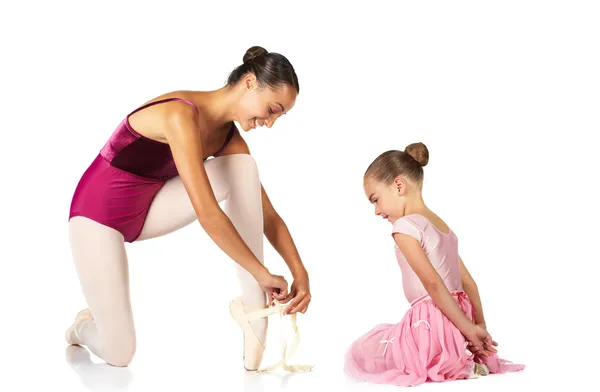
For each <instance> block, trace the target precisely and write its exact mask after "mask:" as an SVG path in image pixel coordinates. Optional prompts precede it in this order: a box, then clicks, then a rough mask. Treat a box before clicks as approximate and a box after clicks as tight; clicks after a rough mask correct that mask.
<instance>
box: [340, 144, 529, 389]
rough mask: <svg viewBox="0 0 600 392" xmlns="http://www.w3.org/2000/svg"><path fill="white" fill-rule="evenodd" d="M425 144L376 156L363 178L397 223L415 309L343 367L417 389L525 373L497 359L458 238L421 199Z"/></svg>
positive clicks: (365, 339) (360, 344) (380, 211)
mask: <svg viewBox="0 0 600 392" xmlns="http://www.w3.org/2000/svg"><path fill="white" fill-rule="evenodd" d="M428 161H429V151H428V149H427V147H426V146H425V145H424V144H422V143H414V144H411V145H409V146H408V147H407V148H406V149H405V151H387V152H384V153H383V154H381V155H380V156H378V157H377V158H376V159H375V160H374V161H373V163H371V165H370V166H369V167H368V169H367V171H366V173H365V174H364V190H365V194H366V196H367V198H368V200H369V202H371V203H372V204H373V205H374V206H375V214H376V215H377V216H381V217H382V218H383V219H387V220H388V221H389V222H390V223H391V224H392V226H393V227H392V236H393V240H394V242H395V252H396V258H397V261H398V263H399V265H400V269H401V272H402V284H403V289H404V294H405V296H406V298H407V300H408V301H409V302H410V305H411V307H410V309H409V310H408V312H407V313H406V314H405V315H404V317H403V318H402V319H401V321H400V322H399V323H397V324H379V325H377V326H375V327H374V328H373V329H371V330H370V331H368V332H367V333H365V334H364V335H362V336H360V337H359V338H358V339H357V340H356V341H354V342H353V343H352V344H351V345H350V347H349V348H348V351H347V352H346V353H345V364H344V368H345V371H346V373H347V374H348V375H350V376H351V377H354V378H356V379H358V380H362V381H367V382H372V383H379V384H384V383H385V384H394V385H398V386H415V385H419V384H422V383H424V382H427V381H435V382H441V381H448V380H458V379H467V378H474V377H478V376H481V375H487V374H488V373H505V372H509V371H518V370H522V369H524V366H523V365H516V364H511V363H510V362H508V361H505V360H503V359H500V358H499V357H498V355H497V349H496V346H497V344H496V343H495V342H494V341H493V340H492V338H491V336H490V334H489V333H488V332H487V327H486V323H485V319H484V316H483V309H482V305H481V300H480V298H479V292H478V289H477V285H476V284H475V281H474V280H473V278H472V277H471V275H470V274H469V271H468V270H467V268H466V267H465V265H464V263H463V261H462V260H461V258H460V256H459V254H458V239H457V237H456V235H455V233H454V232H453V231H452V230H451V229H450V228H449V227H448V225H446V223H445V222H444V221H443V220H442V219H441V218H440V217H438V216H437V215H436V214H435V213H434V212H433V211H431V210H430V209H429V208H428V207H427V206H426V204H425V202H424V201H423V196H422V187H423V166H425V165H427V163H428Z"/></svg>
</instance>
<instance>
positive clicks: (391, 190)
mask: <svg viewBox="0 0 600 392" xmlns="http://www.w3.org/2000/svg"><path fill="white" fill-rule="evenodd" d="M363 187H364V190H365V195H366V196H367V199H368V200H369V202H370V203H371V204H373V205H374V206H375V215H377V216H380V217H382V218H383V219H386V220H387V221H388V222H390V223H394V222H395V221H396V220H398V219H400V218H401V217H402V216H403V215H404V205H405V203H406V201H405V196H404V194H405V192H406V182H405V181H404V179H402V178H400V177H397V178H396V179H395V180H394V181H393V182H392V183H391V184H385V183H383V182H380V181H376V180H374V179H372V178H366V179H365V181H364V183H363Z"/></svg>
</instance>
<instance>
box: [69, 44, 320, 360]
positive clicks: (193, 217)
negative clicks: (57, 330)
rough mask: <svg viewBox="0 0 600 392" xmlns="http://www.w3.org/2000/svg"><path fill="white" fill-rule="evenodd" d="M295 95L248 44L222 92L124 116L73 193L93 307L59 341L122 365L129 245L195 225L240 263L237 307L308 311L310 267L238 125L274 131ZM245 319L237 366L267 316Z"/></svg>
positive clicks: (290, 75) (80, 261) (261, 338)
mask: <svg viewBox="0 0 600 392" xmlns="http://www.w3.org/2000/svg"><path fill="white" fill-rule="evenodd" d="M298 93H299V84H298V79H297V76H296V73H295V71H294V68H293V67H292V65H291V64H290V62H289V61H288V60H287V58H286V57H284V56H282V55H280V54H277V53H269V52H267V51H266V50H265V49H263V48H261V47H252V48H250V49H248V51H247V52H246V54H245V55H244V58H243V64H241V65H240V66H238V67H237V68H236V69H235V70H234V71H233V72H232V73H231V74H230V75H229V79H228V81H227V84H226V85H225V86H223V87H222V88H220V89H218V90H215V91H175V92H170V93H167V94H164V95H161V96H159V97H156V98H154V99H152V100H151V101H149V102H147V103H146V104H144V105H142V106H141V107H138V108H137V109H135V110H134V111H133V112H131V113H130V114H128V115H127V116H126V117H125V118H124V119H123V121H122V122H121V123H120V124H119V125H118V126H117V128H116V130H115V131H114V133H113V134H112V136H111V137H110V138H109V140H108V141H107V142H106V144H105V145H104V146H103V148H102V149H101V150H100V151H99V154H98V155H97V156H96V158H95V159H94V160H93V161H92V163H91V165H90V166H89V167H88V169H87V170H86V171H85V173H84V174H83V176H82V178H81V180H80V182H79V184H78V185H77V187H76V190H75V193H74V196H73V200H72V204H71V208H70V213H69V238H70V241H71V246H72V254H73V258H74V264H75V268H76V270H77V273H78V276H79V279H80V283H81V287H82V290H83V294H84V296H85V299H86V301H87V304H88V306H89V309H84V310H82V311H80V312H79V313H78V314H77V316H76V317H75V321H74V322H73V324H72V325H71V326H70V327H69V328H68V329H67V331H66V340H67V343H69V344H77V345H85V346H86V347H87V348H88V349H89V350H90V351H91V352H92V353H94V354H95V355H96V356H98V357H100V358H101V359H103V360H104V361H105V362H107V363H108V364H111V365H114V366H127V365H128V364H129V363H130V362H131V360H132V358H133V356H134V353H135V349H136V335H135V329H134V322H133V317H132V309H131V304H130V294H129V276H128V261H127V254H126V252H125V242H128V243H131V242H134V241H135V242H138V241H144V240H148V239H151V238H156V237H159V236H163V235H165V234H168V233H171V232H174V231H176V230H178V229H180V228H183V227H184V226H187V225H189V224H190V223H192V222H194V221H198V222H199V223H200V225H201V226H202V228H203V229H204V230H206V232H207V233H208V235H209V236H210V237H211V239H212V240H214V242H215V243H216V244H217V245H218V246H219V247H220V248H221V249H222V250H223V252H225V253H226V254H227V255H228V256H229V257H231V258H232V259H233V260H234V261H235V262H236V270H237V276H238V279H239V282H240V285H241V299H242V301H243V305H242V306H244V307H245V306H248V307H249V308H250V309H252V311H255V310H256V309H257V308H265V307H267V308H268V306H269V304H270V303H271V302H273V301H277V302H278V303H279V304H288V306H287V307H286V309H285V312H286V314H295V313H297V312H301V313H305V311H306V310H307V308H308V305H309V302H310V300H311V295H310V288H309V279H308V274H307V271H306V269H305V267H304V265H303V263H302V261H301V259H300V256H299V254H298V251H297V249H296V246H295V244H294V242H293V240H292V237H291V235H290V233H289V231H288V228H287V226H286V224H285V223H284V221H283V220H282V218H281V217H280V216H279V215H278V213H277V212H276V211H275V209H274V208H273V206H272V204H271V202H270V200H269V198H268V196H267V194H266V192H265V190H264V189H263V188H262V185H261V183H260V179H259V174H258V170H257V166H256V163H255V161H254V159H253V158H252V156H251V155H250V151H249V150H248V146H247V145H246V143H245V142H244V139H243V138H242V137H241V135H240V133H239V131H238V129H237V127H236V126H235V124H234V121H237V122H238V123H239V124H240V126H241V127H242V129H243V130H244V131H249V130H251V129H254V128H255V127H257V126H266V127H268V128H270V127H272V126H273V124H274V123H275V122H276V121H277V119H278V118H279V117H281V116H282V115H284V114H286V113H287V112H289V111H290V110H291V109H292V107H293V106H294V104H295V101H296V96H297V94H298ZM211 156H212V157H213V158H211V159H208V158H209V157H211ZM222 201H225V207H224V211H223V210H222V209H221V207H220V206H219V204H218V203H220V202H222ZM263 235H266V237H267V238H268V240H269V241H270V243H271V244H272V245H273V247H274V248H275V249H276V251H277V252H278V253H279V254H280V255H281V256H282V258H283V259H284V260H285V262H286V264H287V265H288V267H289V269H290V271H291V273H292V276H293V279H294V280H293V283H292V285H291V287H290V290H289V292H288V284H287V282H286V280H285V279H284V278H283V277H281V276H277V275H272V274H271V273H269V271H268V270H267V268H266V267H265V266H264V264H263V261H264V260H263ZM290 301H291V302H290ZM238 305H239V303H238ZM238 322H239V321H238ZM249 323H250V325H251V327H252V328H251V329H245V330H244V331H245V332H244V335H245V339H244V341H245V343H244V360H243V362H244V367H245V368H246V369H247V370H256V369H257V368H258V367H259V366H260V362H261V359H262V355H263V351H264V343H265V339H266V332H267V319H266V317H262V318H254V319H252V320H251V321H249ZM249 333H253V334H254V335H255V336H250V337H248V334H249Z"/></svg>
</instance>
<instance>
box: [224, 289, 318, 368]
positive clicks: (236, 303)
mask: <svg viewBox="0 0 600 392" xmlns="http://www.w3.org/2000/svg"><path fill="white" fill-rule="evenodd" d="M274 304H275V305H274V306H273V307H266V308H264V307H263V308H255V310H250V311H249V312H246V310H248V309H252V308H251V307H247V306H244V305H243V302H242V299H241V297H237V298H236V299H234V300H233V301H232V302H231V304H230V312H231V315H232V316H233V318H234V319H235V320H236V321H237V322H238V324H240V326H241V327H242V330H243V331H244V338H245V339H246V338H250V339H252V340H254V341H256V342H259V339H258V338H257V337H256V335H255V334H254V331H253V330H252V328H251V327H250V324H249V322H250V321H252V320H257V319H260V318H263V317H269V316H271V315H274V314H279V318H280V321H281V322H280V326H281V360H280V361H279V362H278V363H276V364H273V365H271V366H268V367H266V368H264V369H261V370H257V372H258V373H264V372H269V371H273V370H275V369H277V368H278V367H279V366H281V367H282V368H283V369H284V370H287V371H288V372H308V371H310V370H312V368H313V367H314V366H313V365H289V364H288V361H289V360H290V358H291V357H292V356H293V355H294V353H295V352H296V349H297V348H298V344H299V342H300V331H299V330H298V322H297V317H296V314H291V315H290V316H291V323H292V329H293V331H294V340H293V342H292V344H291V345H290V346H289V347H288V345H287V338H286V334H285V329H284V320H283V317H284V310H285V308H286V307H287V306H286V305H284V304H281V303H279V301H277V300H274ZM259 344H260V343H259ZM261 348H263V347H262V345H261ZM263 349H264V348H263ZM261 357H262V354H261ZM257 367H258V366H257Z"/></svg>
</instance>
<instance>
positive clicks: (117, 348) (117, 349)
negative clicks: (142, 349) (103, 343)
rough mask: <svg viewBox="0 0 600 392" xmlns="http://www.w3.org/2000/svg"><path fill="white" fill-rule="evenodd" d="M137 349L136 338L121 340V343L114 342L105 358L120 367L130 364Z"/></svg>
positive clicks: (109, 362)
mask: <svg viewBox="0 0 600 392" xmlns="http://www.w3.org/2000/svg"><path fill="white" fill-rule="evenodd" d="M135 351H136V342H135V338H133V339H127V340H125V341H121V342H120V344H114V345H112V347H111V348H110V349H108V350H107V352H106V354H105V357H106V358H104V360H105V361H106V362H107V363H108V364H110V365H112V366H118V367H124V366H128V365H129V364H130V363H131V361H132V360H133V357H134V355H135Z"/></svg>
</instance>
